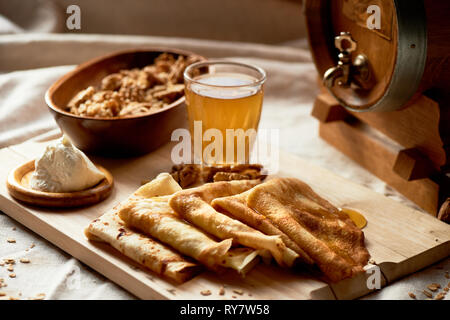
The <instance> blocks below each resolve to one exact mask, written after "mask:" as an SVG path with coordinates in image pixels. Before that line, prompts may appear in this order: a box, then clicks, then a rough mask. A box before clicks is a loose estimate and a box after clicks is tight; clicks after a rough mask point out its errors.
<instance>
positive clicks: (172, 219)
mask: <svg viewBox="0 0 450 320" xmlns="http://www.w3.org/2000/svg"><path fill="white" fill-rule="evenodd" d="M168 200H169V198H168V197H155V198H149V199H138V200H135V201H130V202H128V203H127V204H125V205H124V206H123V207H122V208H121V209H120V211H119V216H120V218H121V219H122V220H123V221H125V222H126V223H127V225H130V226H132V227H134V228H137V229H138V230H140V231H142V232H144V233H145V234H148V235H150V236H152V237H154V238H156V239H158V240H159V241H161V242H163V243H165V244H167V245H169V246H171V247H172V248H174V249H176V250H177V251H179V252H181V253H183V254H184V255H186V256H189V257H192V258H194V259H195V260H197V261H199V262H201V263H202V264H204V265H205V266H207V267H208V268H209V269H212V270H215V271H220V270H221V267H228V268H233V269H235V270H236V271H238V272H239V273H240V274H242V275H244V274H245V273H246V272H247V271H248V270H249V269H251V267H252V266H253V265H255V263H256V262H257V256H258V253H257V252H256V251H255V250H249V249H246V250H242V249H240V250H236V251H233V250H230V248H231V245H232V239H225V240H223V241H221V242H217V241H215V240H214V239H212V238H211V237H210V236H209V235H207V234H206V233H205V232H203V231H201V230H199V229H197V228H196V227H194V226H192V225H191V224H189V223H187V222H186V221H184V220H183V219H181V218H180V217H178V215H177V214H176V213H175V212H174V211H173V210H172V208H171V207H170V206H169V204H168Z"/></svg>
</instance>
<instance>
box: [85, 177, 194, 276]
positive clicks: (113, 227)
mask: <svg viewBox="0 0 450 320" xmlns="http://www.w3.org/2000/svg"><path fill="white" fill-rule="evenodd" d="M179 190H181V187H180V186H179V185H178V184H177V183H176V182H175V181H174V180H173V178H172V176H171V175H169V174H168V173H161V174H159V175H158V177H156V178H155V179H154V180H152V181H150V182H149V183H147V184H145V185H144V186H142V187H140V188H139V189H138V190H137V191H136V192H135V193H133V194H132V195H131V196H130V197H129V198H128V199H127V200H126V201H125V203H127V202H129V201H131V200H132V199H133V200H136V199H142V198H146V197H154V196H162V195H170V194H172V193H174V192H177V191H179ZM123 205H124V204H121V205H119V206H118V208H115V209H113V210H112V211H110V212H108V213H105V214H104V215H102V216H101V217H99V218H97V219H95V220H94V221H93V222H92V223H91V224H90V225H89V226H88V227H87V228H86V229H85V235H86V237H87V238H88V239H89V240H92V241H100V242H105V243H108V244H109V245H111V246H112V247H114V248H116V249H117V250H119V251H120V252H122V253H123V254H124V255H126V256H127V257H129V258H131V259H132V260H134V261H136V262H138V263H140V264H142V265H144V266H145V267H147V268H149V269H150V270H152V271H153V272H155V273H157V274H159V275H162V276H165V277H168V278H171V279H173V280H175V281H177V282H184V281H187V280H189V279H191V278H192V277H194V276H195V275H196V274H197V273H199V272H200V270H201V269H202V267H201V266H200V265H198V264H197V263H195V262H193V261H190V260H188V259H186V258H185V257H183V256H182V255H180V254H179V253H178V252H176V251H174V250H173V249H171V248H170V247H167V246H165V245H163V244H161V243H160V242H158V241H155V240H154V239H151V238H149V237H148V236H146V235H144V234H141V233H138V232H135V231H134V230H131V229H129V228H127V227H126V226H125V223H124V222H123V221H122V220H121V219H120V218H119V216H118V215H117V213H118V210H119V209H120V207H121V206H123Z"/></svg>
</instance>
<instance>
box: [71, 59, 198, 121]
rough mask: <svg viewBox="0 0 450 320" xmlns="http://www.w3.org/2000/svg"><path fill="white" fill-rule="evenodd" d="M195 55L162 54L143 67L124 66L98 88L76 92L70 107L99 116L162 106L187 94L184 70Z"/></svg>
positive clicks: (129, 113)
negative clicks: (127, 67) (125, 67)
mask: <svg viewBox="0 0 450 320" xmlns="http://www.w3.org/2000/svg"><path fill="white" fill-rule="evenodd" d="M195 59H196V58H195V57H192V56H188V57H185V56H183V55H179V56H178V57H177V58H175V56H174V55H173V54H170V53H162V54H160V55H159V56H158V57H157V58H156V59H155V60H154V62H153V64H151V65H147V66H145V67H144V68H141V69H139V68H134V69H124V70H120V71H119V72H117V73H112V74H109V75H107V76H106V77H104V78H103V79H102V81H101V84H100V86H99V87H98V88H96V87H94V86H89V87H87V88H86V89H84V90H81V91H80V92H78V94H76V95H75V96H74V97H73V98H72V100H71V101H70V102H69V103H68V105H67V111H69V112H70V113H73V114H75V115H79V116H88V117H96V118H113V117H127V116H136V115H143V114H147V113H151V112H154V111H157V110H160V109H162V108H164V107H166V106H168V105H170V104H171V103H173V102H175V101H176V100H178V99H179V98H181V97H182V96H183V94H184V84H183V72H184V69H185V68H186V67H187V66H188V65H189V64H191V63H194V62H196V60H195Z"/></svg>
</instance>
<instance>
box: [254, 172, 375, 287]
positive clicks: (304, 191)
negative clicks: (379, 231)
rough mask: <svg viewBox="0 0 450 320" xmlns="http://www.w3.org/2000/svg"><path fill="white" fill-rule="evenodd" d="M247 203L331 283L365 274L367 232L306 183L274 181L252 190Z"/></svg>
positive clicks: (296, 180)
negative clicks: (365, 238)
mask: <svg viewBox="0 0 450 320" xmlns="http://www.w3.org/2000/svg"><path fill="white" fill-rule="evenodd" d="M246 203H247V205H248V207H249V208H251V209H252V210H254V211H255V212H257V213H259V214H261V215H264V216H265V217H266V218H268V219H269V220H270V221H271V223H272V224H273V225H275V226H276V227H277V228H278V229H279V230H281V231H282V232H284V233H285V234H286V235H287V236H288V237H289V238H291V239H292V240H293V241H294V242H295V243H296V244H297V245H298V246H299V247H300V248H301V249H302V250H304V251H305V252H306V253H307V254H308V256H309V257H311V259H313V260H314V262H315V263H317V265H318V266H319V268H320V269H321V271H322V272H323V273H324V274H325V275H326V276H327V277H328V278H329V279H330V280H331V281H339V280H342V279H344V278H348V277H352V276H353V275H355V274H357V273H360V272H363V271H364V270H363V267H364V266H365V265H366V264H367V262H368V260H369V257H370V255H369V253H368V251H367V249H366V248H365V246H364V233H363V232H362V231H361V230H359V229H358V228H357V227H356V226H355V224H354V223H353V221H352V220H351V219H350V218H349V217H348V216H347V215H345V214H344V213H341V212H340V211H339V210H338V209H337V208H335V207H334V206H333V205H331V204H330V203H329V202H328V201H326V200H325V199H323V198H321V197H320V196H319V195H317V194H316V193H315V192H314V191H313V190H312V189H311V188H310V187H309V186H308V185H307V184H305V183H303V182H301V181H300V180H298V179H294V178H277V179H272V180H269V181H267V182H265V183H263V184H260V185H258V186H256V187H255V188H253V189H252V190H251V191H250V192H249V193H248V195H247V197H246Z"/></svg>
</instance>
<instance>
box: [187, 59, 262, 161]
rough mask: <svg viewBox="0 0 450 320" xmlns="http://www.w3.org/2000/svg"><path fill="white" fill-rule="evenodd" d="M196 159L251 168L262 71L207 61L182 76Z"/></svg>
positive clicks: (240, 64) (244, 65) (260, 97)
mask: <svg viewBox="0 0 450 320" xmlns="http://www.w3.org/2000/svg"><path fill="white" fill-rule="evenodd" d="M184 80H185V93H186V105H187V112H188V117H189V126H190V132H191V139H192V145H193V152H194V157H195V159H197V161H198V162H199V163H203V164H208V165H211V164H224V163H226V164H236V163H248V162H249V159H250V151H251V149H252V147H253V143H254V141H255V139H256V130H257V129H258V124H259V120H260V117H261V110H262V103H263V96H264V82H265V80H266V73H265V71H264V70H263V69H261V68H259V67H256V66H253V65H248V64H244V63H238V62H229V61H206V62H197V63H194V64H192V65H190V66H188V67H187V68H186V70H185V72H184Z"/></svg>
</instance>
